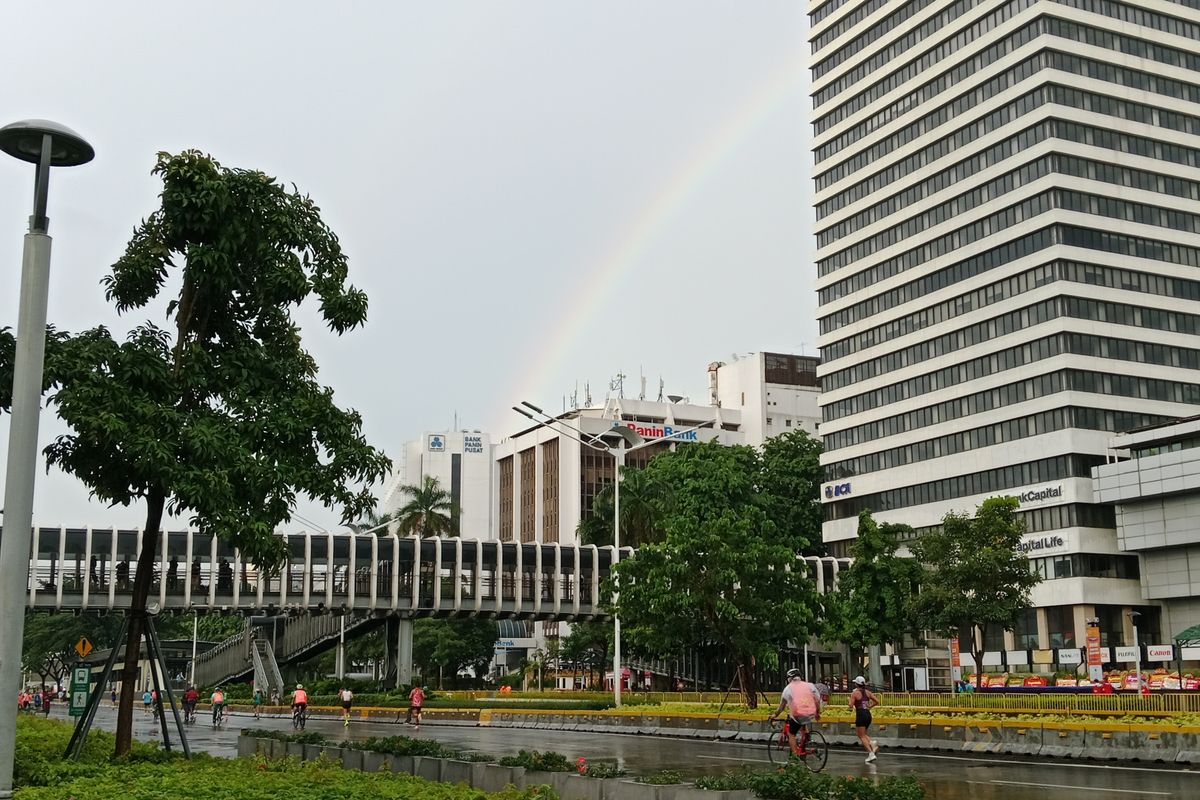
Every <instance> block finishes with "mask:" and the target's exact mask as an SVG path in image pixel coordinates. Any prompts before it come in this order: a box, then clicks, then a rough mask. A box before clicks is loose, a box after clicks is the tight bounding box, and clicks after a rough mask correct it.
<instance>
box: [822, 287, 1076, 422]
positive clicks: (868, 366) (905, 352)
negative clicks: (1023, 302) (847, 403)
mask: <svg viewBox="0 0 1200 800" xmlns="http://www.w3.org/2000/svg"><path fill="white" fill-rule="evenodd" d="M1064 311H1065V306H1064V303H1063V298H1061V297H1052V298H1049V299H1047V300H1042V301H1041V302H1039V303H1033V304H1032V305H1028V306H1025V307H1024V308H1018V309H1015V310H1013V311H1009V312H1008V313H1005V314H1000V315H999V316H995V317H992V318H991V319H985V320H981V321H980V322H976V323H975V324H974V325H968V326H967V327H965V328H958V329H957V330H952V331H948V332H947V333H944V334H942V335H941V336H937V337H934V338H933V339H926V340H925V341H923V342H917V343H916V344H912V345H909V346H908V347H904V348H901V349H899V350H894V351H892V352H890V353H884V354H883V355H881V356H877V357H875V358H872V359H868V360H866V361H860V362H859V363H857V364H853V365H851V366H849V367H846V368H845V369H840V370H838V371H837V372H830V373H828V374H827V375H823V376H822V377H821V390H822V391H824V392H832V391H836V390H838V389H844V388H845V387H847V386H853V385H854V384H856V383H860V382H862V381H865V380H870V379H871V378H875V377H878V376H880V375H887V374H888V373H891V372H895V371H896V370H899V369H903V368H905V367H910V366H915V365H917V364H923V363H925V362H927V361H932V360H934V359H938V358H943V357H945V356H946V355H947V354H948V353H953V352H955V351H957V350H962V349H963V348H967V347H973V346H974V345H977V344H983V343H984V342H990V341H992V340H994V339H997V338H999V337H1001V336H1007V335H1009V334H1012V333H1017V332H1019V331H1023V330H1026V329H1027V328H1030V327H1033V326H1034V325H1041V324H1042V323H1044V322H1049V321H1050V320H1052V319H1057V318H1059V317H1061V316H1065V314H1064ZM1021 357H1022V356H1021V355H1020V354H1018V353H1017V352H1016V350H1015V349H1014V348H1009V349H1008V350H1000V351H998V352H995V353H992V354H990V355H987V356H983V357H982V359H978V358H977V359H974V360H972V361H967V362H964V363H963V364H960V365H956V366H959V367H961V370H960V371H961V374H962V375H963V379H964V380H973V379H975V378H981V377H983V376H985V375H988V374H990V373H992V372H998V371H1001V370H1005V369H1011V368H1012V366H1011V365H1010V362H1014V361H1015V362H1017V363H1019V359H1020V358H1021ZM970 365H977V366H975V367H974V368H973V367H972V366H970ZM934 388H936V387H934ZM897 399H903V398H897Z"/></svg>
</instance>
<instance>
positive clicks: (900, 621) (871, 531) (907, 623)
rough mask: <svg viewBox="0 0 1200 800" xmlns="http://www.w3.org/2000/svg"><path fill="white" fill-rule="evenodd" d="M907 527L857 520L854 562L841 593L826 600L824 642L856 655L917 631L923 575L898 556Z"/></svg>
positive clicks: (842, 576)
mask: <svg viewBox="0 0 1200 800" xmlns="http://www.w3.org/2000/svg"><path fill="white" fill-rule="evenodd" d="M911 530H912V528H910V527H909V526H908V525H894V524H892V523H886V522H885V523H884V524H883V525H879V524H877V523H876V522H875V519H874V517H872V516H871V512H870V511H863V512H862V513H861V514H859V515H858V537H857V538H856V539H855V540H854V543H853V544H852V545H851V546H850V556H851V557H852V558H853V561H852V562H851V564H850V567H849V568H847V569H844V570H842V571H841V572H840V573H839V574H838V586H837V591H836V592H834V593H833V594H830V595H828V596H826V598H825V620H824V625H823V626H822V634H821V635H822V638H824V639H825V640H826V641H829V642H843V643H845V644H847V645H849V646H850V647H852V648H854V649H856V650H863V649H865V648H866V647H868V646H870V645H880V646H882V645H885V644H890V643H893V642H899V641H900V640H901V639H902V638H903V636H904V634H905V633H908V632H910V631H912V630H914V628H915V625H914V624H913V619H912V603H913V601H914V599H915V596H916V593H917V587H918V584H919V581H920V579H921V576H922V574H923V571H922V569H921V566H920V565H919V564H918V563H917V562H916V561H914V560H913V559H911V558H901V557H900V556H897V555H896V550H897V548H898V546H899V545H898V543H897V536H898V534H900V533H901V532H907V531H911Z"/></svg>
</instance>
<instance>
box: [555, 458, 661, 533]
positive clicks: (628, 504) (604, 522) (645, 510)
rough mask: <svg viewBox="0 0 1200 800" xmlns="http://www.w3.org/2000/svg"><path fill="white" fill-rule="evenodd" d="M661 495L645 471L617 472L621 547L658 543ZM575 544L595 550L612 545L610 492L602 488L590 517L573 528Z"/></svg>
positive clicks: (658, 485)
mask: <svg viewBox="0 0 1200 800" xmlns="http://www.w3.org/2000/svg"><path fill="white" fill-rule="evenodd" d="M664 500H665V492H664V489H663V487H662V486H661V485H660V484H659V483H657V482H656V481H655V480H654V477H653V475H652V474H650V473H647V472H646V470H645V469H639V468H637V467H628V466H627V467H625V468H624V469H622V470H621V547H641V546H642V545H644V544H649V543H650V542H655V541H658V540H659V539H661V538H662V537H661V528H660V526H659V524H658V518H659V514H660V513H661V509H662V505H663V501H664ZM576 531H577V532H578V534H579V540H580V541H581V542H583V543H584V544H594V545H597V546H599V547H604V546H606V545H611V544H612V542H613V488H612V485H611V484H610V485H608V486H605V487H604V488H603V489H601V490H600V491H599V493H597V494H596V498H595V500H593V501H592V513H591V516H589V517H587V518H585V519H582V520H580V521H579V525H578V526H577V527H576Z"/></svg>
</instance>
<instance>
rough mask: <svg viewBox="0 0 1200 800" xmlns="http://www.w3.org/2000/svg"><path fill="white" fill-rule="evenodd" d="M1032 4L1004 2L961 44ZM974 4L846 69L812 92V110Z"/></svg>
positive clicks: (902, 54)
mask: <svg viewBox="0 0 1200 800" xmlns="http://www.w3.org/2000/svg"><path fill="white" fill-rule="evenodd" d="M1034 2H1035V0H1011V2H1008V3H1005V4H1004V5H1003V6H1001V7H1000V8H998V9H996V10H995V11H993V12H992V13H991V14H988V15H987V16H985V17H982V18H980V19H979V20H978V21H977V22H975V23H974V24H973V25H972V26H971V27H970V28H968V29H967V30H966V31H965V32H968V33H969V34H970V36H969V38H968V39H967V40H966V41H964V42H963V43H962V44H966V43H967V42H969V41H973V40H978V39H980V38H982V37H983V36H985V35H986V34H987V33H988V32H989V31H991V30H993V29H995V28H998V27H999V26H1000V25H1002V24H1004V23H1005V22H1007V21H1008V20H1009V19H1011V18H1012V17H1015V16H1016V15H1017V14H1019V13H1021V12H1022V11H1024V10H1025V9H1027V8H1030V7H1031V6H1033V4H1034ZM973 5H975V4H974V3H964V2H959V3H956V4H955V5H954V7H953V8H949V9H946V10H944V11H943V12H942V13H941V14H939V15H937V16H934V17H930V18H929V19H927V20H925V21H924V22H923V23H921V24H920V25H919V26H918V27H916V28H913V29H912V30H910V31H909V32H908V33H906V34H904V35H903V36H901V37H900V38H899V39H895V40H893V41H892V43H891V44H889V45H887V46H886V47H884V48H883V49H881V50H879V51H877V52H876V53H875V54H874V55H873V56H871V57H870V58H868V59H866V60H865V61H861V62H859V64H858V65H857V66H855V67H853V68H851V69H849V70H847V71H846V72H844V73H842V74H841V75H840V76H838V77H837V78H835V79H834V80H833V82H831V83H830V84H829V85H828V86H825V87H824V88H822V89H821V90H819V91H817V92H815V93H814V94H813V108H814V109H816V108H820V107H821V106H823V105H825V104H826V103H828V102H829V101H830V100H832V99H833V98H834V97H836V96H837V95H839V94H841V93H842V92H844V91H846V90H847V89H849V88H850V87H851V86H853V85H854V84H856V83H858V82H859V81H861V80H862V79H863V78H867V77H870V76H873V75H879V74H881V73H883V72H884V71H886V69H887V67H888V66H889V65H890V64H893V63H896V62H898V61H899V60H900V59H902V58H904V57H905V56H906V55H908V54H909V53H912V52H914V51H915V50H916V48H917V47H918V46H919V45H920V44H922V43H923V42H925V41H926V40H927V39H929V38H931V37H932V36H933V35H934V34H936V33H937V32H938V31H940V30H941V29H942V28H943V27H945V25H946V23H947V22H951V21H957V20H958V19H960V18H961V17H963V16H964V14H965V12H966V11H968V10H970V8H971V7H972V6H973ZM951 41H953V40H951ZM840 53H841V51H840V50H839V51H837V52H835V53H834V57H837V56H838V55H839V54H840ZM943 57H944V56H943ZM844 60H845V59H844V58H843V59H841V61H844ZM939 60H940V59H939ZM826 63H828V62H826ZM912 63H913V65H914V66H915V65H916V64H917V63H918V62H916V61H914V62H912ZM933 63H936V62H930V63H928V64H923V65H921V67H920V69H919V70H916V71H914V72H913V74H914V75H915V74H917V72H919V71H920V70H923V69H928V68H929V66H931V65H932V64H933ZM821 66H822V65H820V64H819V65H817V67H816V68H814V70H813V80H817V79H818V78H820V77H821V76H822V75H824V74H825V73H826V72H828V71H829V70H828V69H824V70H822V71H820V72H818V69H820V67H821ZM908 69H912V67H909V68H908ZM909 77H911V76H909Z"/></svg>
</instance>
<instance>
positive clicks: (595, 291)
mask: <svg viewBox="0 0 1200 800" xmlns="http://www.w3.org/2000/svg"><path fill="white" fill-rule="evenodd" d="M807 69H808V67H807V63H806V62H805V59H804V58H803V57H802V56H798V57H797V58H795V59H789V60H788V61H787V62H785V63H784V64H783V65H782V67H781V68H780V69H778V70H777V71H776V72H775V73H774V74H773V75H772V78H771V79H770V80H768V81H765V82H763V84H762V85H760V86H759V87H758V88H757V89H756V90H755V91H754V92H753V93H752V94H751V95H750V96H749V97H747V99H746V100H745V101H744V102H743V103H742V104H741V106H739V108H738V111H737V112H736V113H735V114H733V115H731V116H730V117H729V118H728V119H727V121H726V122H725V124H723V125H721V126H720V127H718V128H717V129H716V130H714V131H713V133H712V134H711V135H710V136H708V137H707V138H706V139H704V140H703V141H701V142H700V143H699V144H698V145H697V146H696V147H695V148H694V149H693V151H692V152H691V153H690V154H689V156H688V158H686V159H685V160H684V161H683V162H682V166H681V167H680V169H678V170H676V172H675V173H674V174H673V175H672V176H671V178H670V179H669V180H667V181H666V183H665V184H664V185H663V186H662V187H661V189H660V190H659V191H658V192H656V193H655V194H654V195H653V197H652V198H651V199H650V200H649V202H647V203H645V204H644V205H643V206H642V207H641V208H639V210H638V212H637V213H636V214H635V215H634V216H633V218H632V220H631V222H630V223H629V224H628V225H626V226H625V227H623V228H622V229H621V230H620V231H619V232H618V234H617V235H616V236H614V237H613V239H612V241H611V244H610V245H609V246H608V247H606V248H604V250H603V251H602V254H601V256H600V257H599V258H597V259H596V260H595V262H594V263H593V265H592V266H591V267H590V268H589V269H586V270H584V271H583V274H582V277H581V278H580V279H579V280H578V283H577V285H576V286H575V287H574V288H573V290H572V291H571V292H570V293H569V294H568V296H572V295H573V296H574V297H576V298H578V300H577V302H575V303H574V304H573V305H568V306H567V307H566V308H564V310H563V312H562V313H561V314H560V315H559V319H558V321H557V323H556V324H555V325H554V326H553V327H552V328H551V330H552V331H554V335H552V336H543V337H539V339H540V340H541V342H543V343H544V345H543V347H542V349H541V351H540V352H538V353H536V354H535V355H534V356H533V357H531V358H528V359H521V360H520V363H524V364H528V365H529V366H528V368H527V369H525V370H524V371H523V372H521V373H519V375H518V378H517V379H516V380H515V381H514V382H513V385H512V386H510V387H508V390H507V393H506V394H503V395H501V397H502V398H503V401H504V402H506V403H507V402H510V401H511V402H516V401H519V400H527V399H531V400H533V401H534V402H538V399H539V398H542V399H544V395H545V394H546V393H547V392H549V391H550V387H548V386H547V385H546V384H547V382H548V381H550V380H551V379H552V378H553V377H554V375H555V373H556V372H557V370H558V369H559V368H560V367H561V366H562V365H563V364H564V363H565V362H566V360H567V358H568V357H569V355H570V353H571V351H572V349H573V348H574V347H575V344H576V342H577V341H579V339H580V337H581V335H582V333H583V331H584V330H585V329H586V328H587V326H588V325H589V324H590V323H591V322H592V320H594V319H595V318H596V317H597V316H598V315H599V312H600V310H601V309H602V308H604V306H605V305H606V304H607V303H608V302H609V301H610V299H611V298H612V296H613V293H614V292H615V291H616V289H617V287H618V286H620V284H621V282H622V281H623V280H624V278H625V277H626V276H627V275H628V274H629V273H630V271H631V270H632V269H633V268H634V267H635V266H636V265H637V264H638V262H639V259H640V258H641V256H642V254H643V252H644V251H645V250H646V247H647V245H649V244H650V243H651V242H652V241H653V240H654V238H655V236H656V235H658V233H659V232H660V231H662V230H663V229H665V228H666V227H667V225H668V224H669V223H670V222H671V221H672V220H673V219H674V218H675V217H676V216H677V215H678V214H679V212H680V211H681V210H682V209H683V208H684V207H685V206H686V205H687V203H688V201H689V200H690V199H691V198H692V197H693V196H694V195H696V194H697V192H698V191H699V190H700V188H701V187H702V186H703V184H704V183H705V181H706V180H707V179H708V178H709V177H710V176H711V175H713V174H715V173H716V172H717V170H718V168H719V167H720V166H721V164H723V163H724V162H725V161H726V160H728V159H729V157H730V156H731V155H732V154H733V153H735V152H736V151H737V149H738V148H739V146H741V145H742V143H743V142H745V141H746V140H747V139H749V138H750V135H751V134H752V133H754V132H755V131H756V130H757V129H758V128H760V127H761V126H763V125H764V124H765V123H766V122H767V121H768V120H769V119H770V118H771V117H772V116H773V115H774V114H776V113H777V112H778V111H779V110H781V109H782V108H785V107H786V106H787V104H789V103H793V102H799V101H800V100H801V98H803V97H804V96H805V95H806V94H807V92H806V91H805V90H806V87H807V79H808V72H807ZM797 95H799V97H797ZM797 144H798V146H799V143H797Z"/></svg>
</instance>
